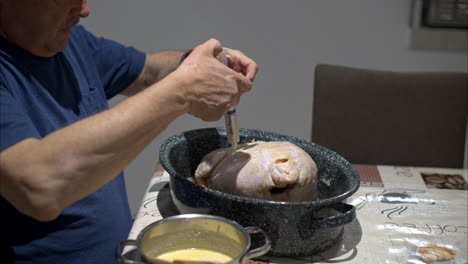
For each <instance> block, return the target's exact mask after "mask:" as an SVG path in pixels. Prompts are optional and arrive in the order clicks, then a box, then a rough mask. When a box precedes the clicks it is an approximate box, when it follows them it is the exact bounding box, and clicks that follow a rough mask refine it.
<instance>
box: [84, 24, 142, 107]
mask: <svg viewBox="0 0 468 264" xmlns="http://www.w3.org/2000/svg"><path fill="white" fill-rule="evenodd" d="M79 29H81V32H80V35H81V36H80V37H83V38H84V39H85V40H86V41H87V42H88V44H89V45H90V48H91V52H92V57H93V59H94V60H95V62H96V66H97V70H98V72H99V75H100V77H101V80H102V83H103V86H104V89H105V92H106V96H107V98H108V99H109V98H112V97H113V96H115V95H116V94H118V93H120V92H122V91H123V90H125V89H126V88H127V87H128V86H129V85H130V84H131V83H132V82H133V81H134V80H135V79H136V78H137V77H138V76H139V75H140V73H141V71H142V69H143V66H144V64H145V59H146V54H145V53H143V52H141V51H138V50H137V49H135V48H134V47H131V46H124V45H122V44H119V43H117V42H115V41H112V40H109V39H106V38H103V37H96V36H94V35H93V34H92V33H90V32H88V31H86V30H85V29H84V28H83V27H80V28H79Z"/></svg>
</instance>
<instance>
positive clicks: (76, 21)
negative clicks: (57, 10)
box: [62, 17, 80, 29]
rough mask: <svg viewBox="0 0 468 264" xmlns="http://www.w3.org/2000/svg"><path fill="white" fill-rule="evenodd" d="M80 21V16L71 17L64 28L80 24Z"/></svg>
mask: <svg viewBox="0 0 468 264" xmlns="http://www.w3.org/2000/svg"><path fill="white" fill-rule="evenodd" d="M79 22H80V18H79V17H74V18H72V19H70V20H69V21H67V22H66V23H65V24H64V25H63V27H62V28H63V29H67V28H71V27H73V26H74V25H76V24H78V23H79Z"/></svg>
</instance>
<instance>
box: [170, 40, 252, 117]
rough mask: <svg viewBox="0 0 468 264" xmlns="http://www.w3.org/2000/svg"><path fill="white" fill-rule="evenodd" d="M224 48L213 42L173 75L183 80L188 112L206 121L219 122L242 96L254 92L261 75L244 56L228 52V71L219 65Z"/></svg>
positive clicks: (217, 42)
mask: <svg viewBox="0 0 468 264" xmlns="http://www.w3.org/2000/svg"><path fill="white" fill-rule="evenodd" d="M222 50H223V47H222V45H221V43H220V42H219V41H218V40H215V39H210V40H208V41H207V42H205V43H203V44H201V45H199V46H197V47H196V48H195V49H194V50H193V51H192V53H191V54H190V56H188V57H187V58H186V59H185V60H184V62H183V63H182V64H181V65H180V66H179V68H178V69H177V70H176V71H175V72H174V73H175V74H176V75H179V76H181V78H183V80H184V85H183V86H182V93H183V97H184V98H185V100H186V102H187V107H188V110H187V112H188V113H189V114H191V115H194V116H196V117H198V118H200V119H202V120H205V121H215V120H218V119H220V118H221V117H222V116H223V115H224V114H225V113H226V112H227V111H228V110H229V108H231V107H232V106H235V105H238V104H239V100H240V96H241V95H242V94H243V93H245V92H247V91H250V90H251V89H252V81H253V79H254V78H255V74H256V72H257V71H258V68H257V65H256V63H255V62H254V61H253V60H251V59H250V58H248V57H246V56H245V55H244V54H243V53H241V52H240V51H236V50H231V49H228V52H227V53H226V57H227V58H228V65H227V66H228V67H227V66H226V65H224V64H222V63H221V62H220V61H218V59H217V56H218V55H219V53H221V52H222Z"/></svg>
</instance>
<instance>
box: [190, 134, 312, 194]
mask: <svg viewBox="0 0 468 264" xmlns="http://www.w3.org/2000/svg"><path fill="white" fill-rule="evenodd" d="M195 181H196V183H197V184H199V185H202V186H204V187H208V188H211V189H215V190H218V191H222V192H226V193H230V194H236V195H240V196H246V197H251V198H257V199H264V200H273V201H310V200H314V199H316V193H317V190H316V189H317V188H316V187H317V165H316V164H315V162H314V161H313V160H312V158H311V157H310V156H309V154H307V153H306V152H305V151H304V150H302V149H301V148H300V147H298V146H296V145H294V144H293V143H290V142H286V141H271V142H264V141H257V142H252V143H247V144H241V145H239V147H238V149H237V151H236V152H233V150H232V149H231V148H223V149H217V150H214V151H212V152H210V153H208V154H207V155H206V156H205V157H204V158H203V159H202V161H201V162H200V164H199V165H198V168H197V170H196V171H195Z"/></svg>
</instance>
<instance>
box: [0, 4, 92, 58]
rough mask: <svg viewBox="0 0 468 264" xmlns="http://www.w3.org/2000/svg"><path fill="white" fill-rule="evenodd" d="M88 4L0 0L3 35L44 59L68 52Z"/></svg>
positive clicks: (86, 14)
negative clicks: (69, 41) (70, 38)
mask: <svg viewBox="0 0 468 264" xmlns="http://www.w3.org/2000/svg"><path fill="white" fill-rule="evenodd" d="M88 15H89V7H88V0H0V35H1V36H2V37H3V38H5V39H6V40H8V41H9V42H11V43H14V44H15V45H17V46H19V47H21V48H23V49H25V50H27V51H29V52H31V53H32V54H34V55H36V56H40V57H50V56H52V55H54V54H56V53H57V52H60V51H62V50H64V49H65V47H66V46H67V44H68V36H69V35H70V32H71V29H72V27H73V26H74V25H75V24H77V23H78V21H79V19H80V18H84V17H87V16H88Z"/></svg>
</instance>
